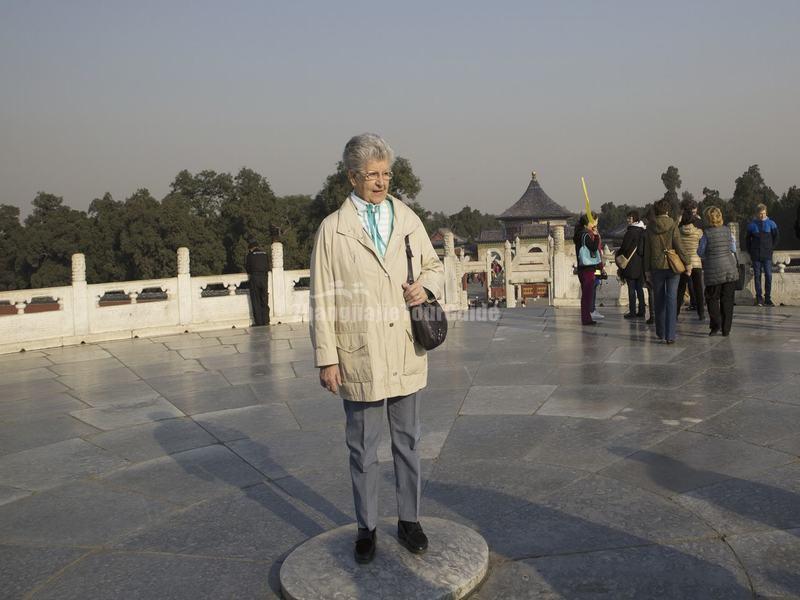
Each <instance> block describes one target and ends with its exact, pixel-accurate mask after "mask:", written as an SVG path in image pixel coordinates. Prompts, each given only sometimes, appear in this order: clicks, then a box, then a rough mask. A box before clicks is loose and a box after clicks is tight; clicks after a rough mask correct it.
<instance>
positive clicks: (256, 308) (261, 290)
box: [244, 237, 269, 327]
mask: <svg viewBox="0 0 800 600" xmlns="http://www.w3.org/2000/svg"><path fill="white" fill-rule="evenodd" d="M244 270H245V271H247V275H248V281H249V283H250V305H251V306H252V308H253V325H254V326H256V327H261V326H263V325H266V324H267V323H269V303H268V297H267V271H269V260H268V258H267V253H266V252H264V251H263V250H262V249H261V247H260V246H259V245H258V242H257V241H256V239H255V238H253V237H251V238H250V239H249V240H248V241H247V258H245V260H244Z"/></svg>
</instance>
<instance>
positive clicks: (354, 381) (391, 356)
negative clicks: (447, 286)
mask: <svg viewBox="0 0 800 600" xmlns="http://www.w3.org/2000/svg"><path fill="white" fill-rule="evenodd" d="M389 200H391V201H392V202H393V205H394V226H393V229H392V235H391V237H390V238H389V244H388V246H387V248H386V256H385V257H384V258H383V259H381V258H380V257H379V255H378V253H377V250H376V249H375V245H374V244H373V243H372V240H371V239H370V237H369V235H368V234H367V232H366V231H365V230H364V226H363V225H362V223H361V219H359V217H358V213H357V212H356V209H355V207H354V206H353V202H352V201H351V200H350V199H349V198H348V199H347V200H345V202H344V203H343V204H342V206H341V207H340V208H339V210H338V211H336V212H335V213H332V214H330V215H328V216H327V217H326V218H325V220H324V221H323V222H322V224H321V225H320V226H319V230H318V231H317V235H316V238H315V240H314V250H313V252H312V254H311V303H310V323H309V325H310V329H311V343H312V345H313V347H314V364H315V366H317V367H322V366H326V365H333V364H338V365H339V368H340V371H341V374H342V386H341V387H340V391H339V393H340V395H341V396H342V398H345V399H347V400H355V401H360V402H374V401H377V400H383V399H385V398H392V397H394V396H404V395H407V394H412V393H414V392H416V391H417V390H420V389H421V388H423V387H425V385H426V384H427V380H428V358H427V356H426V354H425V350H424V349H423V348H422V347H421V346H419V345H418V344H415V343H414V338H413V336H412V334H411V317H410V315H409V311H408V308H407V307H406V305H405V301H404V299H403V288H402V284H403V283H404V282H405V281H406V278H407V274H408V263H407V261H406V250H405V240H404V238H405V236H406V235H409V234H410V238H409V240H410V242H411V250H412V254H413V255H414V256H413V259H412V262H413V270H414V276H415V279H416V280H418V281H420V282H421V283H422V285H423V286H424V287H425V288H426V289H427V290H428V291H429V292H430V293H431V294H432V295H433V296H435V297H436V298H437V299H440V298H441V296H442V290H443V288H444V269H443V268H442V263H441V262H440V261H439V258H438V257H437V256H436V252H435V251H434V249H433V246H432V245H431V242H430V238H428V234H427V233H426V232H425V227H424V226H423V225H422V221H420V219H419V217H418V216H417V215H416V213H414V211H413V210H411V209H410V208H409V207H408V206H406V205H405V204H404V203H403V202H402V201H400V200H396V199H394V198H392V197H391V196H390V197H389Z"/></svg>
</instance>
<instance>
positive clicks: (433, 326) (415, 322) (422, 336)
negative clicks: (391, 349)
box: [406, 236, 447, 350]
mask: <svg viewBox="0 0 800 600" xmlns="http://www.w3.org/2000/svg"><path fill="white" fill-rule="evenodd" d="M413 257H414V255H413V254H412V252H411V243H410V242H409V241H408V236H406V259H408V283H409V285H410V284H413V283H414V268H413V267H412V264H411V259H412V258H413ZM409 311H410V312H411V331H412V332H413V334H414V339H415V340H416V342H417V343H418V344H419V345H420V346H422V347H423V348H425V350H433V349H434V348H436V347H437V346H439V345H440V344H441V343H442V342H444V339H445V337H447V316H445V314H444V310H443V309H442V307H441V305H440V304H439V301H438V300H426V301H425V302H423V303H422V304H418V305H417V306H412V307H411V308H409Z"/></svg>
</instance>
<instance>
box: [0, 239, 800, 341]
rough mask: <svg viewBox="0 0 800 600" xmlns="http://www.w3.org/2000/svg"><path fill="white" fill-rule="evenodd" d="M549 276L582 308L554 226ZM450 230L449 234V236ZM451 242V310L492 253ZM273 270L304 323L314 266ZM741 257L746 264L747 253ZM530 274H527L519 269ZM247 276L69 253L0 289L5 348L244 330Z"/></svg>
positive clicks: (779, 281)
mask: <svg viewBox="0 0 800 600" xmlns="http://www.w3.org/2000/svg"><path fill="white" fill-rule="evenodd" d="M552 232H553V236H552V239H551V241H550V247H551V250H552V251H551V252H550V257H551V260H550V265H549V272H548V271H546V270H542V271H541V277H542V280H543V281H545V282H547V283H549V284H550V303H551V304H552V305H554V306H578V305H579V304H580V287H579V285H578V278H577V277H575V275H574V274H573V272H572V269H573V264H574V263H575V251H574V249H573V247H572V244H567V243H565V241H564V228H563V226H554V227H553V228H552ZM451 235H452V234H451ZM447 241H448V242H449V243H446V244H445V256H444V260H443V263H444V272H445V286H444V298H443V303H442V304H443V306H444V308H445V310H447V311H457V310H464V309H466V308H467V304H468V299H467V293H466V290H465V289H464V288H463V286H462V278H463V275H464V274H465V273H477V272H482V273H484V274H485V275H486V281H487V282H489V281H491V277H490V276H491V256H487V257H485V258H486V260H485V261H484V260H480V261H476V262H475V263H470V262H468V261H466V260H465V259H463V258H459V257H457V256H456V255H455V253H454V251H453V244H452V240H447ZM271 250H272V270H271V271H270V273H269V275H268V279H267V285H268V290H269V307H270V323H271V324H274V323H292V322H302V321H307V320H308V306H309V290H308V277H309V271H308V270H307V269H306V270H297V271H285V270H284V268H283V246H282V245H281V244H280V243H276V244H273V245H272V249H271ZM504 255H505V258H506V264H507V265H509V269H508V272H507V277H506V290H505V291H506V298H507V305H508V307H509V308H513V307H514V306H515V305H516V303H515V302H514V297H515V289H514V286H515V285H519V283H520V282H524V277H523V278H521V279H520V282H517V281H516V280H515V279H514V277H515V274H514V266H513V260H511V247H510V244H506V246H505V248H504ZM604 258H605V261H606V272H607V273H608V280H607V281H606V282H604V284H603V285H602V286H601V287H600V289H599V290H598V304H600V305H602V306H618V305H624V304H625V303H626V302H627V295H626V290H625V288H624V286H620V285H619V282H618V280H617V267H616V265H615V264H614V261H613V255H612V253H611V252H610V251H608V249H607V248H606V250H605V253H604ZM793 258H795V259H797V258H800V252H776V253H775V256H774V262H775V264H777V266H778V268H777V269H776V270H775V273H774V275H773V282H772V286H773V291H772V299H773V300H774V302H775V303H776V304H787V305H800V273H796V272H789V271H786V270H785V267H786V265H787V264H789V262H790V261H791V260H792V259H793ZM740 260H742V262H743V263H744V264H746V265H748V267H749V262H750V259H749V257H747V255H746V253H742V254H740ZM747 273H748V274H747V278H746V283H745V289H744V290H742V291H740V292H737V299H738V301H739V302H742V303H747V302H752V299H753V297H754V291H753V277H752V269H751V268H747ZM519 275H520V276H522V275H524V274H523V273H520V274H519ZM246 283H247V275H246V274H244V273H232V274H225V275H209V276H203V277H192V276H191V274H190V269H189V250H188V249H186V248H179V249H178V273H177V276H176V277H168V278H164V279H152V280H141V281H121V282H112V283H99V284H91V285H89V284H87V283H86V261H85V258H84V256H83V255H82V254H75V255H73V257H72V285H69V286H63V287H52V288H42V289H35V290H16V291H11V292H0V353H5V352H16V351H19V350H22V349H26V350H30V349H35V348H46V347H52V346H61V345H69V344H79V343H81V342H94V341H102V340H112V339H125V338H132V337H139V336H141V337H145V336H152V335H165V334H172V333H182V332H185V331H200V330H206V329H220V328H226V327H247V326H249V325H250V322H251V311H250V302H249V298H248V294H247V286H246Z"/></svg>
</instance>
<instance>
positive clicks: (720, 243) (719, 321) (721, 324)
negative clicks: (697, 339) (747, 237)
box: [697, 206, 739, 336]
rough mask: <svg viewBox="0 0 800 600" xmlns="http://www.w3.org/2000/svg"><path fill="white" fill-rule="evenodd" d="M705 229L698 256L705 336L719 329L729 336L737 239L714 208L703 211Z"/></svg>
mask: <svg viewBox="0 0 800 600" xmlns="http://www.w3.org/2000/svg"><path fill="white" fill-rule="evenodd" d="M704 217H705V221H706V229H705V231H704V233H703V237H701V238H700V244H699V245H698V247H697V254H698V256H700V258H701V259H702V261H703V275H704V278H705V283H706V293H705V296H706V305H707V307H708V316H709V319H710V325H711V329H710V331H709V332H708V335H715V334H716V333H717V332H719V331H720V330H722V335H725V336H727V335H729V334H730V332H731V324H732V323H733V295H734V292H735V291H736V280H737V279H738V278H739V267H738V265H737V264H736V262H737V261H736V240H735V239H734V238H733V235H732V234H731V230H730V229H728V227H727V226H725V225H723V224H722V211H720V209H718V208H717V207H716V206H711V207H709V208H707V209H706V211H705V214H704Z"/></svg>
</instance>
